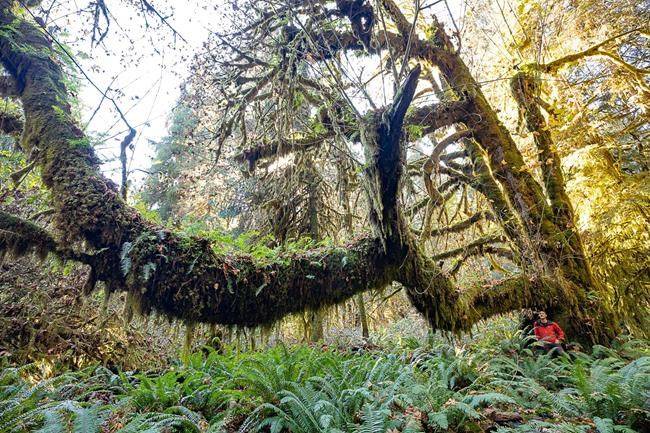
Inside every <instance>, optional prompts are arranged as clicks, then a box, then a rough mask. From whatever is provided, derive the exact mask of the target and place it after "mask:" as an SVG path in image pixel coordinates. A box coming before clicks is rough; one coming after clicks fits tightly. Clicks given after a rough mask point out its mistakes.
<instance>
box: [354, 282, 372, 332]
mask: <svg viewBox="0 0 650 433" xmlns="http://www.w3.org/2000/svg"><path fill="white" fill-rule="evenodd" d="M356 300H357V310H358V311H359V321H360V322H361V336H362V337H363V338H365V339H368V338H369V337H370V331H369V330H368V316H367V315H366V303H365V301H364V300H363V293H359V294H358V295H357V297H356Z"/></svg>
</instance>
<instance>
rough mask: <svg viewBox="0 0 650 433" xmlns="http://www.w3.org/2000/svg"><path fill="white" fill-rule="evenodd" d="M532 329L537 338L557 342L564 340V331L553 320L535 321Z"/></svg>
mask: <svg viewBox="0 0 650 433" xmlns="http://www.w3.org/2000/svg"><path fill="white" fill-rule="evenodd" d="M534 329H535V337H537V339H538V340H543V341H544V342H547V343H558V342H560V341H561V340H564V331H562V328H560V327H559V326H558V325H557V323H555V322H551V321H548V322H546V323H541V322H535V325H534Z"/></svg>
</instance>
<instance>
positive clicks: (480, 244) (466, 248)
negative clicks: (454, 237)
mask: <svg viewBox="0 0 650 433" xmlns="http://www.w3.org/2000/svg"><path fill="white" fill-rule="evenodd" d="M505 242H507V239H506V238H505V237H504V236H502V235H496V236H495V235H488V236H483V237H481V238H479V239H476V240H474V241H472V242H470V243H468V244H466V245H463V246H460V247H458V248H454V249H451V250H448V251H444V252H442V253H438V254H435V255H434V256H432V257H431V258H432V259H433V260H444V259H448V258H450V257H455V256H462V255H466V254H472V252H473V251H474V250H476V251H477V252H476V253H473V254H474V255H475V254H478V253H480V252H481V251H482V249H483V248H484V247H486V246H488V245H493V244H501V243H505Z"/></svg>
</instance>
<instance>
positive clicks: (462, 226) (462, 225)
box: [429, 211, 493, 236]
mask: <svg viewBox="0 0 650 433" xmlns="http://www.w3.org/2000/svg"><path fill="white" fill-rule="evenodd" d="M483 219H493V216H492V215H491V214H490V213H489V212H487V211H481V212H476V213H475V214H474V215H472V216H470V217H469V218H466V219H464V220H462V221H460V222H458V223H456V224H453V225H450V226H445V227H438V228H434V229H431V231H430V232H429V234H430V235H431V236H441V235H445V234H448V233H460V232H462V231H463V230H467V229H468V228H470V227H472V226H473V225H474V224H476V223H478V222H479V221H482V220H483Z"/></svg>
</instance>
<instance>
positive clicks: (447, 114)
mask: <svg viewBox="0 0 650 433" xmlns="http://www.w3.org/2000/svg"><path fill="white" fill-rule="evenodd" d="M467 107H468V106H467V102H466V101H450V102H444V103H440V104H431V105H426V106H422V107H415V108H413V109H411V110H409V111H407V113H406V114H405V119H404V121H403V123H404V125H417V126H423V127H424V128H425V129H424V130H425V133H427V134H428V133H431V132H433V131H435V130H437V129H440V128H443V127H445V126H450V125H453V124H454V123H456V122H458V121H459V119H461V118H462V117H463V116H465V115H466V114H467ZM380 113H381V110H377V111H375V112H371V113H368V114H366V116H368V117H374V116H375V115H378V114H380ZM323 126H324V127H325V128H326V132H324V133H322V134H321V135H319V136H314V137H304V138H300V139H296V140H291V139H276V140H273V141H270V142H268V143H263V144H258V145H256V146H251V147H249V148H247V149H244V150H243V151H242V152H240V153H239V154H238V155H236V156H235V161H237V162H240V163H242V162H247V163H248V165H249V168H254V167H255V165H256V163H257V162H258V161H260V160H262V159H267V158H276V157H281V156H285V155H288V154H290V153H292V152H296V151H307V150H310V149H313V148H315V147H317V146H320V145H322V144H323V143H325V142H326V141H327V140H329V139H331V138H333V137H334V136H335V134H336V133H341V134H343V135H344V136H345V138H347V139H350V140H356V141H358V140H359V139H360V136H359V127H358V125H357V124H356V122H355V123H350V122H349V123H344V122H338V123H337V125H336V126H335V125H334V124H333V123H326V124H324V125H323Z"/></svg>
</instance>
